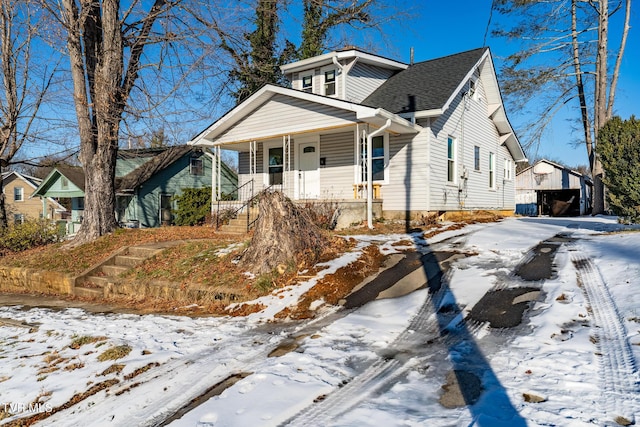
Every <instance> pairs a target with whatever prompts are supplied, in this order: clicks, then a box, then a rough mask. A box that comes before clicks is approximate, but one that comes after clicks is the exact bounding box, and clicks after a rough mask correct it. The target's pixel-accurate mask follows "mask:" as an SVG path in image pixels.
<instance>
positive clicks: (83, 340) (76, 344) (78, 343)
mask: <svg viewBox="0 0 640 427" xmlns="http://www.w3.org/2000/svg"><path fill="white" fill-rule="evenodd" d="M106 339H107V337H102V336H99V337H94V336H90V335H83V336H81V337H76V338H74V339H73V341H71V344H69V348H71V349H74V350H78V349H79V348H80V347H82V346H83V345H85V344H93V343H95V342H99V341H105V340H106Z"/></svg>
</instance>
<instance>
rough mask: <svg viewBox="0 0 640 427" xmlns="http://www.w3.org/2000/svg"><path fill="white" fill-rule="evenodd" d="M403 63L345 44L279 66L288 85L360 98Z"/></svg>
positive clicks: (391, 74) (333, 96) (321, 92)
mask: <svg viewBox="0 0 640 427" xmlns="http://www.w3.org/2000/svg"><path fill="white" fill-rule="evenodd" d="M407 67H408V65H407V64H404V63H402V62H398V61H394V60H392V59H388V58H384V57H382V56H378V55H373V54H370V53H367V52H363V51H361V50H359V49H357V48H345V49H342V50H338V51H335V52H329V53H326V54H324V55H319V56H314V57H312V58H307V59H303V60H301V61H296V62H292V63H289V64H286V65H283V66H281V67H280V69H281V70H282V73H283V74H284V75H285V77H286V78H287V79H288V80H289V81H290V82H291V88H292V89H296V90H301V91H304V92H308V93H314V94H316V95H322V96H328V97H332V98H338V99H342V100H345V101H350V102H357V103H359V102H361V101H362V100H363V99H365V98H366V97H367V96H369V95H370V94H371V93H372V92H373V91H375V90H376V89H377V88H378V87H380V85H381V84H383V83H384V82H385V81H386V80H387V79H388V78H389V77H391V76H393V75H394V74H395V73H397V72H399V71H402V70H404V69H406V68H407Z"/></svg>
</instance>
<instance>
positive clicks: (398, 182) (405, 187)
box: [382, 130, 429, 217]
mask: <svg viewBox="0 0 640 427" xmlns="http://www.w3.org/2000/svg"><path fill="white" fill-rule="evenodd" d="M428 138H429V136H428V130H423V131H422V132H420V133H419V134H417V135H416V134H414V135H397V136H393V135H392V136H390V138H389V165H388V168H389V174H388V182H387V183H386V184H384V185H383V186H382V198H383V205H382V209H383V211H384V212H386V213H385V214H384V215H385V216H388V217H395V216H398V215H401V216H402V215H403V213H406V212H413V213H414V214H419V213H424V212H426V211H427V210H428V209H429V205H428V203H429V200H428V196H429V167H428Z"/></svg>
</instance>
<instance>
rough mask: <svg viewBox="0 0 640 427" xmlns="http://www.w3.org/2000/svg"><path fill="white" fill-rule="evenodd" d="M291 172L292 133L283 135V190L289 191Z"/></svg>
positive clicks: (285, 192)
mask: <svg viewBox="0 0 640 427" xmlns="http://www.w3.org/2000/svg"><path fill="white" fill-rule="evenodd" d="M290 173H291V135H283V136H282V190H283V193H284V194H286V195H287V196H290V195H289V194H288V193H289V174H290Z"/></svg>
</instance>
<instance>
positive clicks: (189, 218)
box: [174, 187, 211, 225]
mask: <svg viewBox="0 0 640 427" xmlns="http://www.w3.org/2000/svg"><path fill="white" fill-rule="evenodd" d="M175 200H176V203H177V205H178V208H177V209H176V210H175V211H174V216H175V219H174V223H175V224H176V225H202V224H204V223H205V221H206V219H207V216H208V215H210V214H211V187H204V188H185V189H184V190H182V194H181V195H179V196H175Z"/></svg>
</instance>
